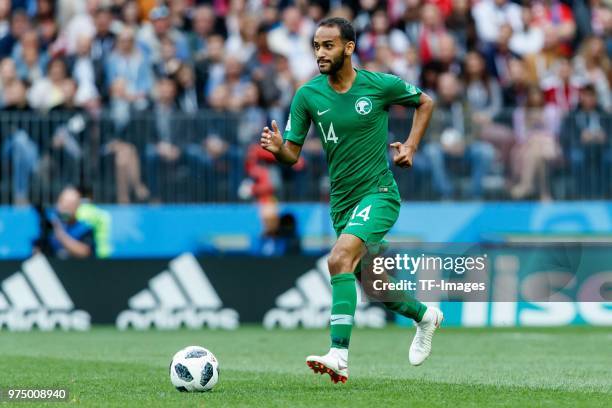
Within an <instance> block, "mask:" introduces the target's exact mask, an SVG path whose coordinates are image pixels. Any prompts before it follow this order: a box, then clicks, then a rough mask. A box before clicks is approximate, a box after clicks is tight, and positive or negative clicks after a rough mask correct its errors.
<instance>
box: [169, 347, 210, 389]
mask: <svg viewBox="0 0 612 408" xmlns="http://www.w3.org/2000/svg"><path fill="white" fill-rule="evenodd" d="M170 381H172V385H174V386H175V387H176V389H177V390H179V391H181V392H204V391H210V390H212V389H213V387H214V386H215V385H216V384H217V382H218V381H219V361H218V360H217V358H216V357H215V356H214V354H213V353H211V352H210V351H209V350H207V349H205V348H204V347H200V346H189V347H185V348H184V349H182V350H179V351H178V352H177V353H176V354H175V355H174V357H172V362H170Z"/></svg>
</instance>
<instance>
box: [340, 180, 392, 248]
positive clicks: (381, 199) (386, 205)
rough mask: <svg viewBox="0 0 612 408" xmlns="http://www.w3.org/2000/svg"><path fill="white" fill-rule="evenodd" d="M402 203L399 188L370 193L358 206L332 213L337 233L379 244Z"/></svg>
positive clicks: (367, 242)
mask: <svg viewBox="0 0 612 408" xmlns="http://www.w3.org/2000/svg"><path fill="white" fill-rule="evenodd" d="M400 204H401V201H400V197H399V193H398V191H397V188H393V187H390V188H389V189H388V190H386V191H381V192H377V193H371V194H368V195H366V196H364V197H363V198H362V199H361V200H360V201H359V203H357V205H356V206H354V207H352V208H350V209H348V210H346V211H344V212H332V213H331V218H332V223H333V225H334V230H335V231H336V235H337V236H340V234H351V235H355V236H356V237H358V238H360V239H361V240H362V241H363V242H364V243H366V244H377V243H379V242H380V241H382V239H383V238H384V236H385V235H386V234H387V232H389V230H390V229H391V227H393V224H395V221H397V217H398V216H399V211H400Z"/></svg>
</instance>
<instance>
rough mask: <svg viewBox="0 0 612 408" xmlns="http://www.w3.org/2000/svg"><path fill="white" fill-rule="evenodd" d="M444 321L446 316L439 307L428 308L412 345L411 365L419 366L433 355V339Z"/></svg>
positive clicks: (417, 328) (418, 326)
mask: <svg viewBox="0 0 612 408" xmlns="http://www.w3.org/2000/svg"><path fill="white" fill-rule="evenodd" d="M442 320H444V314H442V311H441V310H440V309H438V308H437V307H431V306H430V307H428V308H427V310H426V311H425V314H424V315H423V319H422V320H421V321H420V322H419V323H416V334H415V335H414V339H413V340H412V344H411V345H410V353H409V359H410V364H412V365H414V366H418V365H421V364H423V361H425V359H427V357H429V355H430V354H431V339H432V337H433V335H434V332H435V331H436V329H437V328H438V327H440V324H442Z"/></svg>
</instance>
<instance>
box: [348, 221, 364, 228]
mask: <svg viewBox="0 0 612 408" xmlns="http://www.w3.org/2000/svg"><path fill="white" fill-rule="evenodd" d="M353 225H363V224H360V223H358V222H349V223H348V226H349V227H352V226H353Z"/></svg>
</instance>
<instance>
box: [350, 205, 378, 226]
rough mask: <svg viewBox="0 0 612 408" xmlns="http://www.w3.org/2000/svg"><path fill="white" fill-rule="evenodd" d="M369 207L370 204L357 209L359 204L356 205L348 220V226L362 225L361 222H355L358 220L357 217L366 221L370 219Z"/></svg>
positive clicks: (370, 206)
mask: <svg viewBox="0 0 612 408" xmlns="http://www.w3.org/2000/svg"><path fill="white" fill-rule="evenodd" d="M371 208H372V205H371V204H370V205H368V206H367V207H365V208H363V209H362V210H361V211H359V206H358V205H357V206H356V207H355V209H354V210H353V214H352V215H351V221H350V222H349V226H351V225H363V224H360V223H358V222H356V221H359V219H358V218H361V220H363V222H367V221H368V220H369V219H370V209H371ZM358 211H359V212H358Z"/></svg>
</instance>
